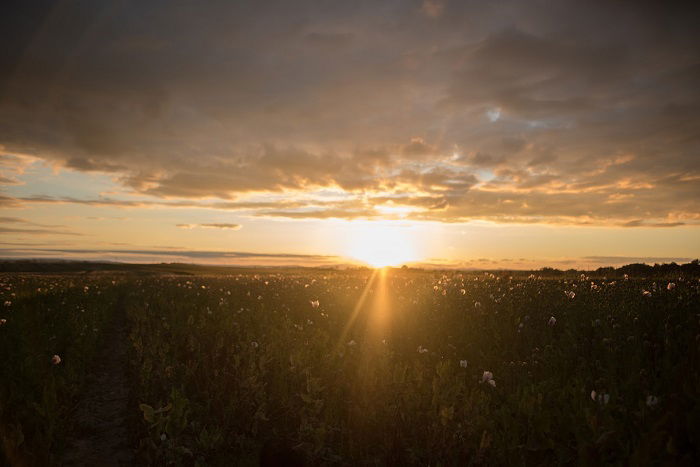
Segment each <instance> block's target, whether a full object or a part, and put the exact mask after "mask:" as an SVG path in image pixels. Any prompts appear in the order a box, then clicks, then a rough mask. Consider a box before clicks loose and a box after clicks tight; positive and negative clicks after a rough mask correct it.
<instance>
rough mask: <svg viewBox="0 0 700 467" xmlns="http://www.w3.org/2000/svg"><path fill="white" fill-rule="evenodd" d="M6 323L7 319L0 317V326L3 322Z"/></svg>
mask: <svg viewBox="0 0 700 467" xmlns="http://www.w3.org/2000/svg"><path fill="white" fill-rule="evenodd" d="M6 323H7V320H6V319H5V318H2V319H0V326H2V325H3V324H6Z"/></svg>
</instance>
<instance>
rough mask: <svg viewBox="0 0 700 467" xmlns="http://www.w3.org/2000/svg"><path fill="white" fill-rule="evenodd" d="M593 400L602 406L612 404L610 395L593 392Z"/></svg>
mask: <svg viewBox="0 0 700 467" xmlns="http://www.w3.org/2000/svg"><path fill="white" fill-rule="evenodd" d="M591 399H592V400H593V401H598V402H599V403H600V404H607V403H608V402H610V394H607V393H606V394H598V393H597V392H595V390H593V391H591Z"/></svg>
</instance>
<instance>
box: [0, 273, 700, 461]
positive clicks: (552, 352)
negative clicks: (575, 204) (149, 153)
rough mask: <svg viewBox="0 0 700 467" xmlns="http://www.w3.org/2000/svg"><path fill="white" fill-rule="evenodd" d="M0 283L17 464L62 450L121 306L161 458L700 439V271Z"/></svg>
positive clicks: (136, 435)
mask: <svg viewBox="0 0 700 467" xmlns="http://www.w3.org/2000/svg"><path fill="white" fill-rule="evenodd" d="M0 282H2V285H1V297H0V300H2V303H4V306H2V308H0V310H1V312H0V319H1V321H0V323H2V324H0V352H1V355H2V359H1V360H0V436H1V437H2V439H1V441H2V450H3V453H4V456H5V459H4V460H5V461H6V462H7V463H9V464H10V465H15V464H16V465H19V462H20V461H23V462H25V463H27V465H32V464H44V465H47V464H55V465H60V464H61V459H62V458H63V457H62V456H63V455H64V453H65V451H66V450H69V449H70V443H69V442H68V441H67V439H68V438H70V437H71V436H73V433H74V432H76V431H77V430H79V428H80V427H78V426H76V425H77V423H76V422H75V420H73V419H72V417H71V415H72V413H73V411H74V410H75V407H76V405H77V404H79V401H80V397H81V392H82V390H83V387H84V384H85V380H86V377H87V375H89V374H90V371H91V368H93V365H94V360H95V358H97V355H98V350H99V349H100V347H101V346H102V347H104V345H105V341H104V339H102V338H101V336H102V335H103V334H102V333H103V332H105V330H108V329H109V328H110V326H115V323H122V324H123V325H124V326H125V327H126V330H127V335H126V337H125V339H124V342H123V343H122V344H123V345H124V346H125V348H126V354H125V355H126V357H125V358H126V359H127V360H128V361H127V362H126V363H127V366H128V369H129V371H128V374H127V376H126V377H127V378H128V384H129V388H130V394H129V407H130V408H129V413H127V414H125V415H124V423H125V424H128V426H129V431H130V433H131V434H132V437H131V438H130V439H129V440H128V444H129V449H133V451H134V453H135V456H136V459H138V460H139V462H141V463H143V464H145V465H202V466H204V465H258V464H259V462H260V456H261V451H264V450H265V449H266V446H267V445H268V444H269V443H270V442H271V441H272V442H278V443H284V444H285V445H288V446H289V448H290V449H291V450H292V451H293V452H294V453H295V455H297V454H298V456H299V457H300V458H302V459H304V462H305V463H306V464H307V465H503V464H507V463H510V464H515V465H559V464H580V465H599V464H601V463H613V464H636V465H640V464H642V465H643V464H649V463H674V464H675V463H680V464H688V465H690V464H692V463H694V461H696V459H697V458H698V455H699V452H698V449H700V448H698V446H700V404H699V403H698V395H699V394H700V372H699V371H698V370H699V369H698V364H699V363H700V361H699V359H698V357H699V353H698V350H699V349H700V301H699V299H700V282H698V279H697V278H691V277H678V276H676V277H665V278H658V277H656V278H643V277H627V276H623V275H621V274H620V275H619V276H617V275H616V276H615V277H605V278H604V277H595V276H587V275H586V274H579V273H577V274H576V275H573V274H570V275H567V276H562V277H540V276H538V275H537V273H535V274H529V273H528V274H522V273H521V274H514V273H483V272H480V273H476V272H475V273H466V272H435V271H413V270H398V269H388V270H387V269H385V270H348V271H340V270H311V269H309V270H260V271H254V270H251V271H250V272H241V273H237V274H218V275H172V274H171V275H165V274H152V275H145V274H141V275H135V274H127V273H105V274H95V275H58V274H47V275H31V274H26V275H20V274H5V275H3V276H2V277H0ZM102 350H104V348H103V349H102ZM54 357H56V358H54Z"/></svg>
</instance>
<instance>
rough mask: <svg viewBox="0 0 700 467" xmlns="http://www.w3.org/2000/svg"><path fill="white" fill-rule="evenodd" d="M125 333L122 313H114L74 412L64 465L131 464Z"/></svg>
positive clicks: (132, 457)
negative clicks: (73, 427)
mask: <svg viewBox="0 0 700 467" xmlns="http://www.w3.org/2000/svg"><path fill="white" fill-rule="evenodd" d="M127 342H128V336H127V331H126V319H125V317H124V314H123V313H121V312H117V314H116V315H115V320H114V321H113V323H112V325H111V326H110V328H109V329H105V335H104V340H103V345H102V348H101V349H100V351H99V352H98V355H97V362H96V364H95V367H94V370H93V374H91V375H90V376H89V377H88V380H87V382H86V387H85V392H84V393H83V396H82V398H81V400H80V402H79V403H78V406H77V408H76V410H75V412H74V414H73V417H74V420H73V421H74V422H75V423H74V426H75V429H74V430H73V432H72V433H71V434H70V437H69V439H68V443H67V449H66V453H65V455H64V457H63V462H62V465H64V466H105V467H107V466H109V467H111V466H127V465H128V466H131V465H134V462H135V455H134V449H133V448H132V444H133V443H132V438H131V435H130V433H129V430H128V425H129V423H127V422H128V417H129V415H128V414H129V413H130V411H129V400H130V399H129V383H128V381H129V378H128V369H127V365H128V360H127V358H128V356H127V347H126V346H127Z"/></svg>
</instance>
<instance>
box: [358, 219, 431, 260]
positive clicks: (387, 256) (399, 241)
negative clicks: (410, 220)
mask: <svg viewBox="0 0 700 467" xmlns="http://www.w3.org/2000/svg"><path fill="white" fill-rule="evenodd" d="M350 235H351V237H350V245H349V250H348V255H349V256H350V257H352V258H354V259H356V260H358V261H362V262H363V263H366V264H368V265H370V266H372V267H375V268H383V267H386V266H399V265H401V264H403V263H406V262H408V261H416V260H418V259H419V258H417V253H416V248H415V245H414V242H413V239H412V236H411V228H410V226H408V225H406V224H403V223H392V222H363V223H357V224H355V225H353V227H352V228H351V229H350Z"/></svg>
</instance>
